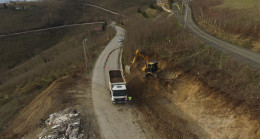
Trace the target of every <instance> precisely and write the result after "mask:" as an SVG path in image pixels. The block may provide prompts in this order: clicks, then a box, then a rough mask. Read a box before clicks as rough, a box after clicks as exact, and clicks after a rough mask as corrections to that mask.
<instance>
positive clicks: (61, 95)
mask: <svg viewBox="0 0 260 139" xmlns="http://www.w3.org/2000/svg"><path fill="white" fill-rule="evenodd" d="M89 88H90V87H89V85H88V81H87V80H86V79H84V78H75V77H74V78H73V77H70V76H68V77H64V78H61V79H59V80H57V81H55V82H53V83H52V84H51V85H50V86H49V87H48V88H47V89H46V90H45V91H43V92H42V93H41V94H40V95H39V96H37V97H36V98H35V99H34V100H33V101H32V102H31V103H30V104H28V105H27V106H26V107H25V108H24V109H23V110H22V111H21V112H20V114H19V115H18V116H17V117H16V118H15V119H14V121H12V122H11V123H10V125H9V126H8V127H7V129H6V130H5V132H4V136H5V137H6V138H22V137H25V138H35V137H37V135H39V133H40V132H41V131H42V129H41V127H38V126H37V123H38V122H39V121H40V120H42V119H47V118H48V116H49V115H50V114H51V113H54V112H58V111H61V110H63V109H65V108H67V107H71V106H72V108H75V109H77V110H78V111H79V113H81V114H82V115H83V117H84V118H83V129H85V130H84V131H85V133H84V134H85V135H88V136H95V137H97V138H98V137H99V134H98V133H99V131H98V125H97V124H96V119H95V117H94V115H93V104H92V98H91V92H90V91H89V90H88V89H89Z"/></svg>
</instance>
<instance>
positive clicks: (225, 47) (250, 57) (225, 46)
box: [187, 8, 260, 70]
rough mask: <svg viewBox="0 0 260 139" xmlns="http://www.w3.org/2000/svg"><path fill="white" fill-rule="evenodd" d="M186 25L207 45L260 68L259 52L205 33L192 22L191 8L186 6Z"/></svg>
mask: <svg viewBox="0 0 260 139" xmlns="http://www.w3.org/2000/svg"><path fill="white" fill-rule="evenodd" d="M187 27H188V28H189V29H190V31H191V32H193V33H194V34H195V36H197V37H198V38H199V39H200V40H202V41H204V42H205V43H206V44H208V45H209V46H212V47H214V48H216V49H218V50H220V51H222V52H224V53H227V54H230V55H232V56H233V57H234V58H235V59H237V60H240V61H242V62H244V63H246V64H248V65H249V66H251V67H253V68H256V69H258V70H260V54H259V53H256V52H253V51H251V50H248V49H245V48H242V47H240V46H236V45H233V44H230V43H227V42H225V41H222V40H220V39H217V38H215V37H214V36H212V35H210V34H208V33H206V32H205V31H203V30H202V29H201V28H199V27H198V26H197V24H196V23H195V22H194V20H193V17H192V13H191V9H190V8H188V17H187Z"/></svg>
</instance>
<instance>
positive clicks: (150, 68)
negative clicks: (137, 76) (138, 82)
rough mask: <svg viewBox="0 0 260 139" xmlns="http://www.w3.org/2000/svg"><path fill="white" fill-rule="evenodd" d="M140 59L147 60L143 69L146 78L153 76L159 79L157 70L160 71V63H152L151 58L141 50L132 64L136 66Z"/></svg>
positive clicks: (137, 51) (137, 52) (136, 53)
mask: <svg viewBox="0 0 260 139" xmlns="http://www.w3.org/2000/svg"><path fill="white" fill-rule="evenodd" d="M138 57H142V58H143V59H144V60H145V65H144V67H143V68H142V71H143V72H145V73H146V74H145V77H149V76H153V77H157V70H158V64H159V63H158V62H156V61H150V59H149V57H148V56H146V55H144V54H143V53H140V52H139V50H136V52H135V57H134V59H133V61H132V64H135V62H136V60H137V58H138Z"/></svg>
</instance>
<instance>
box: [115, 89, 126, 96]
mask: <svg viewBox="0 0 260 139" xmlns="http://www.w3.org/2000/svg"><path fill="white" fill-rule="evenodd" d="M113 92H114V93H113V96H125V95H126V90H114V91H113Z"/></svg>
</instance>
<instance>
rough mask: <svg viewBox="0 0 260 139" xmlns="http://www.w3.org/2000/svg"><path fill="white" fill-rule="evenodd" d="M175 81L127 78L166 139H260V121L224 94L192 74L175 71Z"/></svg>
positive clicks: (139, 104)
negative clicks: (259, 138) (248, 138)
mask: <svg viewBox="0 0 260 139" xmlns="http://www.w3.org/2000/svg"><path fill="white" fill-rule="evenodd" d="M170 75H177V76H175V78H172V79H143V78H142V76H141V74H140V73H138V72H137V73H136V72H135V73H133V74H131V76H130V75H128V76H126V80H127V87H128V91H129V92H128V93H129V95H131V96H133V102H134V104H135V106H136V107H138V109H140V111H141V112H143V113H144V114H145V115H146V116H147V119H146V120H147V122H148V123H150V124H151V125H152V126H153V127H154V128H155V129H156V130H157V131H158V132H159V134H160V135H162V136H163V137H165V138H229V137H231V138H247V137H250V138H258V137H260V127H259V121H257V120H256V119H253V118H252V117H251V116H250V115H249V113H248V107H247V106H246V105H244V104H240V105H238V104H237V102H236V101H232V100H230V99H229V98H228V97H226V96H225V95H223V93H222V92H219V91H217V90H216V89H214V88H210V87H208V86H206V85H205V84H204V83H203V82H202V81H200V80H199V78H198V76H194V74H193V73H189V72H186V73H185V72H183V71H176V72H174V73H171V74H169V76H170Z"/></svg>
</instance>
